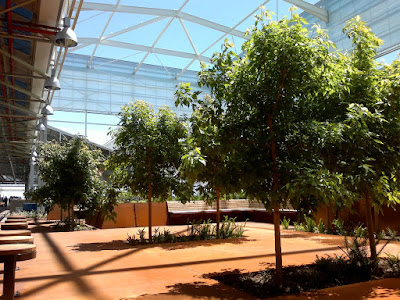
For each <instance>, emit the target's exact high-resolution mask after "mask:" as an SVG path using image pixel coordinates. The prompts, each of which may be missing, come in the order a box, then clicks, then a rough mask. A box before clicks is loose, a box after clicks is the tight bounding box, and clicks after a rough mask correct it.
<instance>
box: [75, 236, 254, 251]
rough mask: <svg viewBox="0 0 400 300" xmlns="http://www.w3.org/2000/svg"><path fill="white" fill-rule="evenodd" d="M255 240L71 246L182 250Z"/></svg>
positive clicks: (78, 246)
mask: <svg viewBox="0 0 400 300" xmlns="http://www.w3.org/2000/svg"><path fill="white" fill-rule="evenodd" d="M249 241H253V240H251V239H247V238H244V237H243V238H233V239H220V240H209V241H190V242H179V243H164V244H149V245H129V244H128V243H127V242H126V241H124V240H114V241H111V242H102V243H80V244H76V245H73V246H71V248H72V250H74V251H94V252H96V251H103V250H126V249H136V248H138V249H141V248H162V249H164V250H180V249H186V248H193V247H210V246H214V245H219V244H230V245H238V244H242V243H245V242H249Z"/></svg>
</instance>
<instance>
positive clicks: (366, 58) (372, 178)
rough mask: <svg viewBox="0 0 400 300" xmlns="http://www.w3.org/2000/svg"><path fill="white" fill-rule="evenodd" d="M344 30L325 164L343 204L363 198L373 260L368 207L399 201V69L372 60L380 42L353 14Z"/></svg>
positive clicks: (373, 249)
mask: <svg viewBox="0 0 400 300" xmlns="http://www.w3.org/2000/svg"><path fill="white" fill-rule="evenodd" d="M343 31H344V32H345V33H346V34H347V36H348V37H349V38H350V39H352V43H353V47H354V48H353V50H352V51H351V52H350V54H349V55H343V56H342V57H341V58H342V59H343V60H344V63H343V65H346V66H347V67H346V68H345V69H344V72H343V79H342V80H343V83H344V85H343V87H342V88H343V92H342V94H343V98H342V103H341V105H340V109H339V110H340V111H339V112H337V114H336V118H335V119H331V120H330V121H329V122H328V123H327V126H326V127H325V128H324V131H325V134H326V135H330V138H329V139H328V140H327V142H326V144H325V145H324V151H325V153H324V155H323V156H324V157H325V164H326V166H327V167H328V168H329V169H330V170H334V171H336V172H340V173H342V174H343V178H344V184H345V185H346V189H348V190H349V191H350V192H351V194H352V195H353V196H352V198H351V199H350V200H351V201H350V202H348V203H347V205H349V206H351V205H352V203H353V202H354V201H359V200H360V199H364V200H365V211H366V219H367V227H368V237H369V244H370V250H371V258H372V259H373V260H376V259H377V254H376V247H375V238H374V232H375V229H374V223H373V219H372V212H371V209H372V207H373V206H374V207H375V208H376V209H378V210H379V209H380V207H381V206H382V205H383V204H384V203H386V204H388V205H391V204H395V203H400V199H399V191H398V184H397V178H398V177H399V170H400V165H399V164H400V156H399V153H400V152H399V151H400V148H399V147H400V143H399V142H400V127H399V124H400V119H399V116H400V111H399V101H400V98H399V93H398V87H399V85H398V84H399V74H400V73H399V67H398V64H397V63H396V62H395V63H394V64H393V65H392V66H386V67H384V66H383V65H381V64H378V63H377V61H376V60H375V58H374V57H375V55H376V53H377V52H376V50H377V48H378V47H379V45H381V43H382V41H381V40H379V39H378V38H377V37H376V36H375V35H374V34H373V33H372V32H371V30H370V28H368V27H367V26H366V24H365V23H364V22H363V21H361V19H360V17H359V16H357V17H355V18H353V19H351V20H349V21H348V22H347V23H346V26H345V27H344V29H343Z"/></svg>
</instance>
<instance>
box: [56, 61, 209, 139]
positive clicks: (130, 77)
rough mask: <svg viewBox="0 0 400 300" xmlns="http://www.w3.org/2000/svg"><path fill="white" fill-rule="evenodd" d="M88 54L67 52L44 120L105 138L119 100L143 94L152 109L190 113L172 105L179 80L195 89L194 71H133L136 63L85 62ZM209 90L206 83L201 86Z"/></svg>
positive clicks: (156, 68)
mask: <svg viewBox="0 0 400 300" xmlns="http://www.w3.org/2000/svg"><path fill="white" fill-rule="evenodd" d="M88 60H89V57H88V56H86V55H79V54H69V55H68V56H67V58H66V60H65V63H64V66H63V71H62V74H61V78H60V83H61V90H59V91H57V92H56V93H55V94H54V97H53V101H52V106H53V108H54V110H55V114H54V115H53V116H51V117H50V118H49V124H50V125H52V126H54V127H57V128H60V129H62V130H65V131H67V132H71V133H73V134H81V135H87V136H88V137H89V139H90V140H92V141H94V142H97V143H101V144H102V143H104V142H106V141H108V140H109V139H110V137H107V132H108V131H109V128H110V127H113V126H115V125H116V124H117V123H118V117H117V116H116V115H117V114H118V112H119V111H120V109H121V106H123V105H125V104H126V103H128V102H130V101H137V100H144V101H146V102H149V103H151V104H152V105H153V106H154V109H155V110H157V109H158V108H159V107H161V106H165V105H167V106H169V107H170V108H172V109H173V110H174V111H175V112H176V113H177V114H179V115H183V114H189V113H190V110H189V109H188V108H186V107H175V104H174V102H175V100H174V93H175V91H176V85H177V84H179V83H180V82H190V83H191V84H192V86H193V87H194V88H195V89H199V88H198V86H197V84H196V82H197V78H196V76H197V72H195V71H186V72H185V73H183V75H182V76H181V77H179V78H178V79H175V77H176V76H177V75H178V74H179V73H180V72H181V70H180V69H175V68H164V67H160V66H153V65H146V64H143V65H142V66H141V67H140V68H139V71H138V72H137V73H136V74H133V70H135V68H136V66H137V64H136V63H133V62H127V61H119V60H111V59H105V58H98V57H94V59H93V61H92V64H91V67H90V68H87V62H88ZM202 90H203V91H204V93H208V90H207V89H202Z"/></svg>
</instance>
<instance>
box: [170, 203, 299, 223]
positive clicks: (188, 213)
mask: <svg viewBox="0 0 400 300" xmlns="http://www.w3.org/2000/svg"><path fill="white" fill-rule="evenodd" d="M167 210H168V225H184V224H188V222H193V221H201V220H203V221H204V220H208V219H211V220H212V221H213V222H215V220H216V203H215V202H213V203H212V205H207V204H206V203H205V202H204V201H196V202H188V203H186V204H182V203H180V202H178V201H169V202H167ZM220 213H221V219H222V216H228V217H236V221H238V222H239V221H246V220H249V221H254V222H267V223H272V220H273V218H272V214H271V213H269V212H267V211H266V209H265V207H264V205H263V204H262V203H259V202H249V201H248V200H246V199H231V200H221V201H220ZM284 216H285V217H286V218H290V219H292V220H295V219H296V217H297V211H295V210H282V211H281V218H283V217H284Z"/></svg>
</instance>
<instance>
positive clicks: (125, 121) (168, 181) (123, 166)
mask: <svg viewBox="0 0 400 300" xmlns="http://www.w3.org/2000/svg"><path fill="white" fill-rule="evenodd" d="M119 116H120V118H121V119H120V122H119V126H118V127H117V129H115V130H114V131H113V132H112V135H113V136H114V137H115V150H114V152H113V154H112V156H111V157H110V160H109V167H110V168H111V169H112V170H114V175H113V176H114V181H115V182H116V183H117V184H118V185H119V186H120V187H129V188H130V189H131V191H132V192H133V193H138V194H140V195H141V196H143V197H146V196H147V198H148V201H149V239H150V240H151V200H152V198H153V197H156V198H159V199H161V200H166V199H167V198H168V197H170V196H171V195H175V196H180V195H182V194H183V193H184V192H185V191H187V187H186V184H185V182H184V181H183V180H182V179H180V178H179V176H177V173H178V168H179V166H180V164H181V157H182V155H183V153H184V151H183V150H184V140H185V138H186V134H187V128H186V126H185V124H184V123H183V122H182V120H181V119H180V118H179V117H178V116H177V115H176V114H175V113H174V112H172V111H171V110H170V109H169V108H167V107H161V108H160V109H159V110H158V112H157V113H155V112H154V110H153V108H152V106H151V105H150V104H148V103H146V102H144V101H137V102H135V103H129V104H127V105H125V106H124V107H123V108H122V111H121V112H120V114H119Z"/></svg>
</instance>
